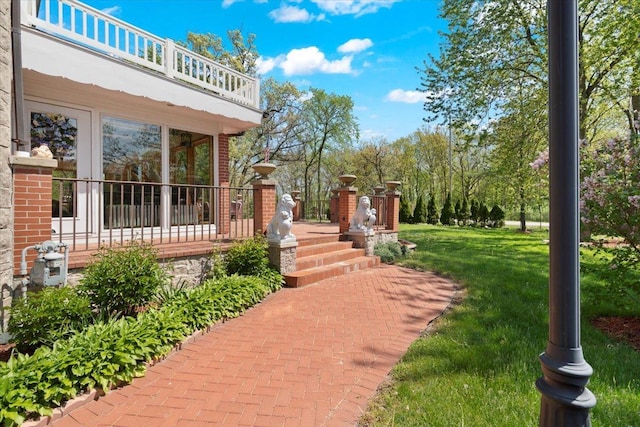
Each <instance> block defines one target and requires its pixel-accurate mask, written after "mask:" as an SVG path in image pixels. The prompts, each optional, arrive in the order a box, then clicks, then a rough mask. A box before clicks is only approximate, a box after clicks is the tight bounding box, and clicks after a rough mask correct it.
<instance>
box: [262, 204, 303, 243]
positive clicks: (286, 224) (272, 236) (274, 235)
mask: <svg viewBox="0 0 640 427" xmlns="http://www.w3.org/2000/svg"><path fill="white" fill-rule="evenodd" d="M295 206H296V202H294V201H293V197H291V195H290V194H283V195H282V198H281V199H280V202H278V206H277V207H276V213H275V214H274V215H273V218H271V221H270V222H269V225H267V239H268V240H295V238H296V236H295V235H294V234H291V226H292V225H293V208H294V207H295Z"/></svg>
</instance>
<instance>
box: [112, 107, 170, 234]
mask: <svg viewBox="0 0 640 427" xmlns="http://www.w3.org/2000/svg"><path fill="white" fill-rule="evenodd" d="M161 130H162V129H161V127H160V126H159V125H153V124H148V123H140V122H136V121H132V120H123V119H116V118H112V117H105V118H103V120H102V162H103V163H102V165H103V173H104V179H105V180H106V181H107V182H106V183H105V185H104V225H105V227H106V228H118V227H140V226H151V225H153V226H157V225H160V198H161V185H160V183H161V182H162V132H161ZM109 181H117V182H109ZM136 183H145V184H144V185H141V184H136Z"/></svg>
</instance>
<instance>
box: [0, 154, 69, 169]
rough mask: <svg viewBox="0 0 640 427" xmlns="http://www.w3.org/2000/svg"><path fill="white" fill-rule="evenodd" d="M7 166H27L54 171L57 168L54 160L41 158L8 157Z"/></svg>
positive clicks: (56, 162)
mask: <svg viewBox="0 0 640 427" xmlns="http://www.w3.org/2000/svg"><path fill="white" fill-rule="evenodd" d="M9 164H10V165H11V166H28V167H32V168H51V169H55V168H57V167H58V161H57V160H56V159H43V158H42V157H21V156H9Z"/></svg>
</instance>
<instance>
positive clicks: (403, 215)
mask: <svg viewBox="0 0 640 427" xmlns="http://www.w3.org/2000/svg"><path fill="white" fill-rule="evenodd" d="M412 219H413V218H412V216H411V208H410V207H409V201H408V200H407V198H406V197H405V196H404V195H400V212H399V218H398V220H399V221H400V222H401V223H403V224H409V223H411V221H412Z"/></svg>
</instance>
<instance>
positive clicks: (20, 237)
mask: <svg viewBox="0 0 640 427" xmlns="http://www.w3.org/2000/svg"><path fill="white" fill-rule="evenodd" d="M10 162H11V166H12V167H13V203H14V234H13V273H14V274H15V275H19V274H20V257H21V255H22V249H24V248H26V247H27V246H32V245H37V244H40V243H42V242H44V241H45V240H51V207H52V206H51V205H52V202H51V188H52V185H53V180H52V172H53V170H54V169H55V168H56V167H57V166H58V161H57V160H52V159H41V158H36V157H11V158H10ZM34 255H35V252H34V253H32V254H31V256H29V257H27V262H28V263H27V270H30V269H31V267H32V266H33V262H32V260H33V258H34Z"/></svg>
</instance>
